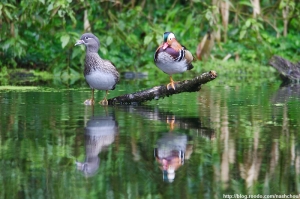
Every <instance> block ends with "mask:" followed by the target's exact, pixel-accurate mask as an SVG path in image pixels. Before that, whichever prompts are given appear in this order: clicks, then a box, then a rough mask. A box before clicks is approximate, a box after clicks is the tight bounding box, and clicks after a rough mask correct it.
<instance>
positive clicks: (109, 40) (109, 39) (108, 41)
mask: <svg viewBox="0 0 300 199" xmlns="http://www.w3.org/2000/svg"><path fill="white" fill-rule="evenodd" d="M112 42H113V38H112V37H111V36H108V37H107V38H106V45H107V46H109V45H110V44H111V43H112Z"/></svg>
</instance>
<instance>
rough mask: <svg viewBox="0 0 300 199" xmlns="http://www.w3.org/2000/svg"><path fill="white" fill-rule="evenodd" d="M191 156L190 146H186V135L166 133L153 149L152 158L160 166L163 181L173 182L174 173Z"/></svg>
mask: <svg viewBox="0 0 300 199" xmlns="http://www.w3.org/2000/svg"><path fill="white" fill-rule="evenodd" d="M191 154H192V145H188V139H187V135H185V134H178V133H172V132H169V133H166V134H164V135H163V136H162V137H161V138H160V139H159V140H158V141H157V148H155V149H154V157H155V159H156V161H157V162H158V163H159V164H160V165H161V166H160V169H161V170H162V171H163V180H164V181H168V182H173V181H174V178H175V171H176V170H177V169H179V167H181V166H182V165H183V164H184V160H185V159H189V157H190V155H191Z"/></svg>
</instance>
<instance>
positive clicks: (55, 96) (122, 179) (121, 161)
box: [0, 83, 300, 198]
mask: <svg viewBox="0 0 300 199" xmlns="http://www.w3.org/2000/svg"><path fill="white" fill-rule="evenodd" d="M138 87H139V85H135V86H133V85H132V84H127V83H126V84H125V83H124V84H122V85H120V86H119V87H118V88H117V90H115V91H111V92H110V97H113V96H117V95H120V94H125V93H126V92H128V91H134V90H137V88H138ZM145 88H146V87H145ZM299 93H300V87H299V86H297V85H294V86H292V87H283V88H281V87H279V86H276V85H271V84H270V85H268V84H266V85H262V86H260V87H253V86H252V87H251V85H247V86H237V87H228V86H224V85H217V84H214V85H213V86H208V85H204V86H203V89H202V90H201V91H200V92H198V93H182V94H178V95H174V96H172V97H169V98H165V99H161V100H158V101H151V102H148V103H145V104H144V105H143V106H109V107H102V106H100V105H96V106H95V107H94V108H92V107H89V106H84V105H83V104H82V103H83V101H84V100H85V99H87V98H88V97H90V90H89V89H88V88H86V87H80V88H51V87H38V88H36V89H20V90H19V89H18V90H14V89H7V88H6V89H3V88H2V89H0V125H1V126H0V190H1V191H0V198H223V197H224V196H225V195H224V194H265V195H267V194H294V195H296V194H300V130H299V129H300V119H299V118H300V97H299V96H300V94H299ZM103 94H104V92H98V93H97V95H96V96H97V100H99V101H100V100H101V98H102V97H103Z"/></svg>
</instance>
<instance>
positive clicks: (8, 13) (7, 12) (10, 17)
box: [3, 8, 12, 20]
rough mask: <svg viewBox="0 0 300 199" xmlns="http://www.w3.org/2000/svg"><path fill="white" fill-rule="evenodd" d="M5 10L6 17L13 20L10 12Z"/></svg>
mask: <svg viewBox="0 0 300 199" xmlns="http://www.w3.org/2000/svg"><path fill="white" fill-rule="evenodd" d="M3 10H4V12H5V15H6V16H7V17H8V18H9V19H10V20H12V16H11V14H10V12H9V11H8V10H7V9H6V8H4V9H3Z"/></svg>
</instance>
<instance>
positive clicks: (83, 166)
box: [76, 116, 118, 177]
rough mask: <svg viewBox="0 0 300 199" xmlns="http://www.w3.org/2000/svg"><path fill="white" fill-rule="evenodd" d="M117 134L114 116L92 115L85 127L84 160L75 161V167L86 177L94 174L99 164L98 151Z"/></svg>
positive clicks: (106, 145)
mask: <svg viewBox="0 0 300 199" xmlns="http://www.w3.org/2000/svg"><path fill="white" fill-rule="evenodd" d="M117 134H118V124H117V122H116V121H115V118H114V116H93V117H92V118H91V119H90V120H89V121H88V122H87V123H86V127H85V133H84V135H85V161H84V162H76V165H77V169H78V170H80V171H82V172H83V174H84V175H85V176H87V177H90V176H93V175H95V174H96V172H97V170H98V169H99V165H100V158H99V156H98V155H99V153H100V152H101V151H102V150H103V149H105V148H106V147H108V146H109V145H111V144H112V143H113V142H114V140H115V136H116V135H117Z"/></svg>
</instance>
